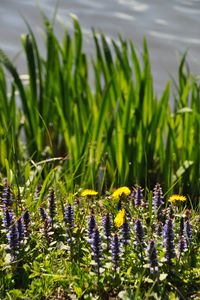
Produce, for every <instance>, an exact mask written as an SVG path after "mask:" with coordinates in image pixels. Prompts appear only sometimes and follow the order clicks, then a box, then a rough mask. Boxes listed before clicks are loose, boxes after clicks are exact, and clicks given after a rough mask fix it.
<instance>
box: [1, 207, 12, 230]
mask: <svg viewBox="0 0 200 300" xmlns="http://www.w3.org/2000/svg"><path fill="white" fill-rule="evenodd" d="M3 223H4V227H5V229H6V230H8V229H9V227H10V226H11V224H12V223H13V211H12V209H11V208H6V209H5V210H4V212H3Z"/></svg>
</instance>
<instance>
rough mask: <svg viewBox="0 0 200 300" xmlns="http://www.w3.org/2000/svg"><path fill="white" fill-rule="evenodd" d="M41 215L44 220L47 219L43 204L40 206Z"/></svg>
mask: <svg viewBox="0 0 200 300" xmlns="http://www.w3.org/2000/svg"><path fill="white" fill-rule="evenodd" d="M40 216H41V219H42V221H43V222H44V221H45V220H46V219H47V213H46V210H45V209H44V207H42V206H40Z"/></svg>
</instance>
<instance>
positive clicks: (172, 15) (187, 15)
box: [0, 0, 200, 95]
mask: <svg viewBox="0 0 200 300" xmlns="http://www.w3.org/2000/svg"><path fill="white" fill-rule="evenodd" d="M56 3H57V1H55V0H40V1H38V2H37V1H34V0H0V48H2V49H3V50H4V51H5V52H6V53H7V54H8V56H9V57H10V58H12V59H15V61H16V64H17V66H18V68H19V70H20V72H21V73H25V72H26V69H25V63H24V57H23V55H22V53H20V49H21V44H20V43H21V42H20V35H21V34H22V33H25V32H27V28H26V25H25V23H24V21H23V18H22V16H23V17H24V18H25V19H26V20H27V21H28V22H29V24H30V25H31V27H32V28H33V30H34V32H36V33H37V32H38V33H37V36H38V37H39V40H40V39H41V43H40V44H41V45H42V21H41V16H40V11H39V8H38V7H40V9H42V10H43V11H44V12H45V14H46V15H47V16H48V17H50V18H51V17H52V15H53V13H54V11H55V6H56ZM58 6H59V7H58V11H57V14H56V32H57V34H58V36H59V37H62V32H63V31H62V28H63V25H64V26H67V27H68V28H69V29H70V30H71V29H72V20H71V17H70V13H73V14H75V15H77V17H78V19H79V21H80V24H81V26H82V30H83V33H84V50H85V51H86V52H87V53H88V54H92V52H93V49H94V47H93V45H94V44H93V40H92V35H91V28H92V27H93V28H95V29H99V30H101V31H102V32H103V33H104V34H105V35H106V36H107V37H108V38H109V37H112V38H116V37H117V36H118V34H121V36H122V37H124V38H127V39H132V40H133V41H134V44H135V46H136V49H137V50H138V52H142V42H143V38H144V36H145V37H146V38H147V41H148V45H149V51H150V57H151V62H152V70H153V75H154V86H155V89H156V92H157V94H158V95H159V94H160V93H161V91H162V90H163V87H164V85H165V83H166V81H167V80H169V79H170V76H173V77H176V76H177V69H178V63H179V59H180V57H181V55H182V54H183V53H184V51H188V55H187V60H188V62H189V65H190V69H191V70H192V72H193V73H194V74H200V55H199V53H200V30H199V28H200V0H171V1H170V0H168V1H165V0H151V1H150V0H145V1H139V0H138V1H135V0H101V1H99V0H60V1H59V4H58ZM41 49H43V50H42V51H44V48H42V46H41Z"/></svg>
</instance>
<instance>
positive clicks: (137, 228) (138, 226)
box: [134, 219, 145, 248]
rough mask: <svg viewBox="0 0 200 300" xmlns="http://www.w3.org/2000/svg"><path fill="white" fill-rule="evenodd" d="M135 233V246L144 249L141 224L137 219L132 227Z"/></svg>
mask: <svg viewBox="0 0 200 300" xmlns="http://www.w3.org/2000/svg"><path fill="white" fill-rule="evenodd" d="M134 229H135V233H136V245H137V246H140V247H142V248H143V247H144V246H145V244H144V230H143V227H142V222H141V221H140V220H139V219H137V220H136V221H135V225H134Z"/></svg>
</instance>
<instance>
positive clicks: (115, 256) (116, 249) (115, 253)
mask: <svg viewBox="0 0 200 300" xmlns="http://www.w3.org/2000/svg"><path fill="white" fill-rule="evenodd" d="M111 249H112V261H113V269H114V272H116V271H117V268H118V266H119V258H120V257H119V255H120V241H119V237H118V235H117V234H116V233H115V235H114V237H113V240H112V245H111Z"/></svg>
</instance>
